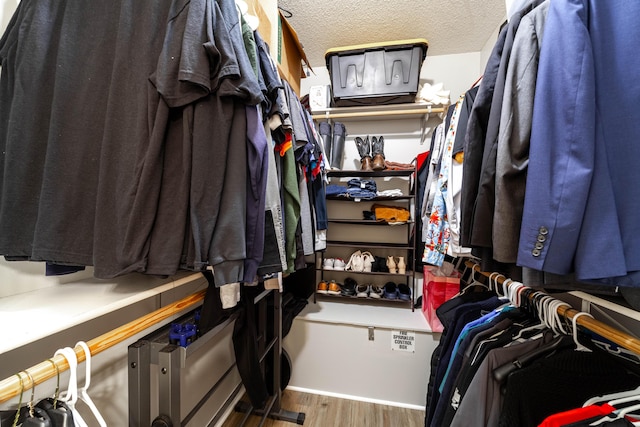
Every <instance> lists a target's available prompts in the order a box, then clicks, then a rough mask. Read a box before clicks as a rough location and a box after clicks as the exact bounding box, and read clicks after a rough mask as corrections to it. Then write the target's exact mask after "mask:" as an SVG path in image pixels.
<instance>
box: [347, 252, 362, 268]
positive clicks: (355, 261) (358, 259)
mask: <svg viewBox="0 0 640 427" xmlns="http://www.w3.org/2000/svg"><path fill="white" fill-rule="evenodd" d="M344 269H345V270H346V271H357V272H361V271H362V270H364V262H363V260H362V252H360V251H355V252H354V253H353V254H351V258H349V262H348V263H347V265H346V267H345V268H344Z"/></svg>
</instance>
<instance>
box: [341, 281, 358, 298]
mask: <svg viewBox="0 0 640 427" xmlns="http://www.w3.org/2000/svg"><path fill="white" fill-rule="evenodd" d="M357 286H358V283H357V282H356V281H355V280H353V279H352V278H351V277H347V278H346V279H344V284H343V285H342V291H341V292H340V294H341V295H342V296H345V297H352V296H354V295H355V294H356V287H357Z"/></svg>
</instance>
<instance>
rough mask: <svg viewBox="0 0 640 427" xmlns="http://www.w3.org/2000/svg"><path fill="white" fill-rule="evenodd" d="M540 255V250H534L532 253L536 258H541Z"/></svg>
mask: <svg viewBox="0 0 640 427" xmlns="http://www.w3.org/2000/svg"><path fill="white" fill-rule="evenodd" d="M540 253H541V252H540V249H534V250H532V251H531V255H533V256H534V257H539V256H540Z"/></svg>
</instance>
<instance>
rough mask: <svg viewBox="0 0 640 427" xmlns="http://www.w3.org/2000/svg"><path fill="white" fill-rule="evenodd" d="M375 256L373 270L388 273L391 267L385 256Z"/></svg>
mask: <svg viewBox="0 0 640 427" xmlns="http://www.w3.org/2000/svg"><path fill="white" fill-rule="evenodd" d="M374 258H375V259H374V261H373V264H372V265H371V271H375V272H378V273H388V272H389V267H387V259H386V258H385V257H382V256H375V255H374Z"/></svg>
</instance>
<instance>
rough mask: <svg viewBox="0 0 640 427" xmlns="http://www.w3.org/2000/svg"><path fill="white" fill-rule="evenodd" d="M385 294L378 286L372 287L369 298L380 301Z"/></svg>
mask: <svg viewBox="0 0 640 427" xmlns="http://www.w3.org/2000/svg"><path fill="white" fill-rule="evenodd" d="M383 293H384V292H383V290H382V288H381V287H380V286H378V285H371V289H369V297H371V298H375V299H380V298H382V295H383Z"/></svg>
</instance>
